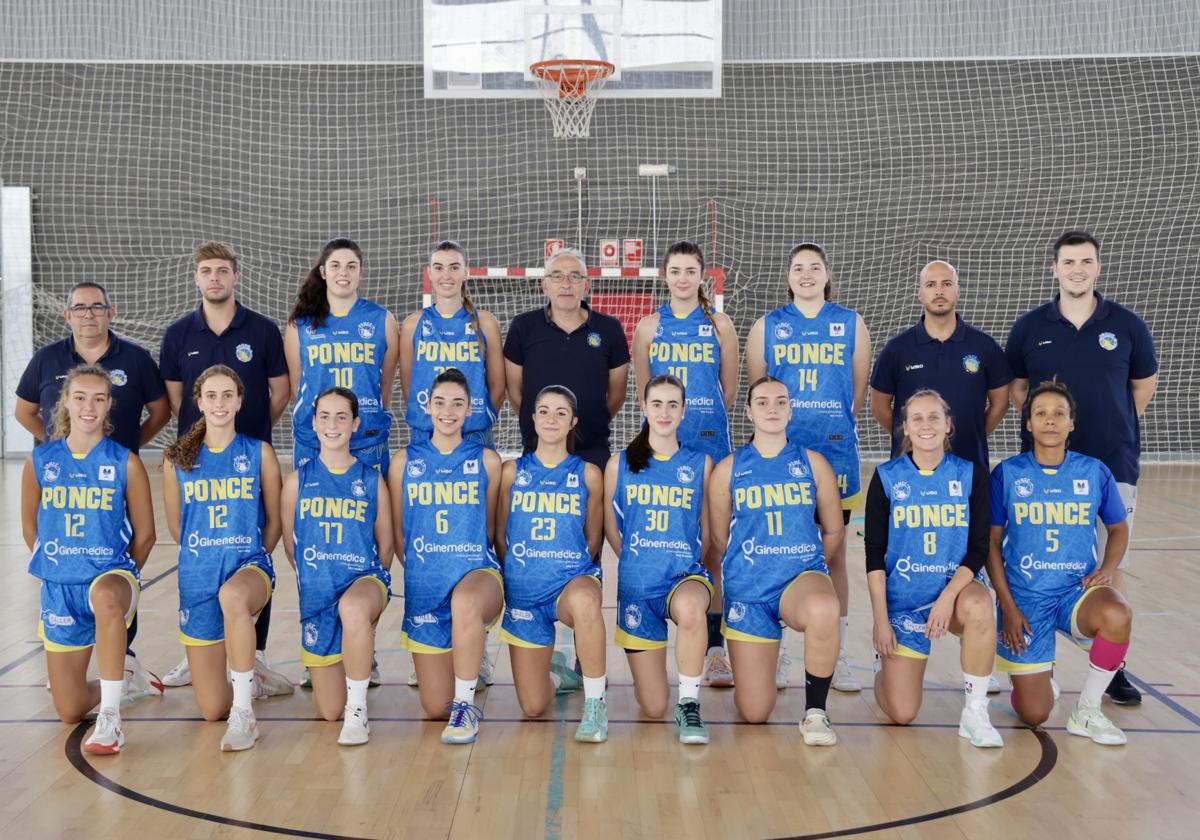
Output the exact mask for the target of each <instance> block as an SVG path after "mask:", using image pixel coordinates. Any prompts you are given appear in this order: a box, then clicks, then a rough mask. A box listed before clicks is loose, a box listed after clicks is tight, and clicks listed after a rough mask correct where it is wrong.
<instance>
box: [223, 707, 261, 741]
mask: <svg viewBox="0 0 1200 840" xmlns="http://www.w3.org/2000/svg"><path fill="white" fill-rule="evenodd" d="M257 740H258V721H257V720H255V718H254V712H252V711H250V710H249V709H243V708H241V707H240V706H233V707H232V708H230V710H229V726H228V727H227V728H226V729H225V737H224V738H222V739H221V752H240V751H242V750H248V749H250V748H251V747H253V746H254V742H255V741H257Z"/></svg>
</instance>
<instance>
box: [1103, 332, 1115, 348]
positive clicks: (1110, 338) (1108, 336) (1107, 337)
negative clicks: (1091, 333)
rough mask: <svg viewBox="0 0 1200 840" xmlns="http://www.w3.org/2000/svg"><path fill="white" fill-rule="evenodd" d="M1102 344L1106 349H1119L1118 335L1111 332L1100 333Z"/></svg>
mask: <svg viewBox="0 0 1200 840" xmlns="http://www.w3.org/2000/svg"><path fill="white" fill-rule="evenodd" d="M1100 346H1101V347H1103V348H1104V349H1105V350H1116V349H1117V337H1116V336H1115V335H1113V334H1112V333H1110V332H1102V333H1100Z"/></svg>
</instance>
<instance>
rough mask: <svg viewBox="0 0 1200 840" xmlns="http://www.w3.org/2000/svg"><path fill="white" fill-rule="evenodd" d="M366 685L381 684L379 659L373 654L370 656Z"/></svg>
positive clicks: (375, 686) (375, 685) (373, 686)
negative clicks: (369, 672)
mask: <svg viewBox="0 0 1200 840" xmlns="http://www.w3.org/2000/svg"><path fill="white" fill-rule="evenodd" d="M367 685H369V686H370V687H371V688H378V687H379V686H381V685H383V677H382V676H380V674H379V660H378V659H376V658H375V657H374V656H372V657H371V674H370V676H368V677H367Z"/></svg>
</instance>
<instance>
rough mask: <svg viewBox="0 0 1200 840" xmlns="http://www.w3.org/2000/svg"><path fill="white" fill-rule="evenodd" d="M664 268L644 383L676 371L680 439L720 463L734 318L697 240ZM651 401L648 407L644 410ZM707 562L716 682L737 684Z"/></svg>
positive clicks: (643, 334)
mask: <svg viewBox="0 0 1200 840" xmlns="http://www.w3.org/2000/svg"><path fill="white" fill-rule="evenodd" d="M663 274H664V276H665V277H666V281H667V288H668V289H669V290H670V293H671V296H670V298H669V300H668V301H667V302H666V303H664V304H663V305H662V307H661V308H660V309H659V310H658V311H657V312H652V313H651V314H649V315H647V316H646V317H644V318H642V320H641V321H640V322H639V323H638V325H637V330H635V331H634V334H633V367H634V373H635V374H636V376H637V381H638V383H639V384H641V383H643V382H649V381H650V380H651V379H652V378H653V377H655V376H663V375H665V374H670V375H671V376H674V377H675V378H677V379H678V380H679V381H680V382H682V383H683V386H684V387H685V388H687V392H688V397H687V411H686V412H684V415H683V421H682V422H681V423H680V426H679V437H680V439H682V440H686V441H688V445H689V446H691V447H692V448H693V449H697V450H699V451H701V452H704V453H705V454H707V455H708V456H709V457H710V458H712V460H713V463H714V464H715V463H717V462H719V461H720V460H721V459H722V458H724V457H725V456H726V455H728V454H729V451H730V446H731V444H730V439H729V408H730V406H732V405H733V401H734V399H735V398H736V397H737V373H738V371H737V367H738V353H739V350H738V337H737V331H736V330H734V328H733V322H732V321H731V320H729V316H728V315H725V314H724V313H721V312H713V308H712V303H711V302H710V301H709V299H708V294H707V293H706V292H705V290H704V254H703V252H701V250H700V249H699V248H698V247H697V246H696V245H695V243H692V242H676V243H675V244H674V245H672V246H671V247H670V248H668V249H667V255H666V257H664V258H663ZM644 409H645V406H643V410H644ZM704 565H705V567H706V568H707V569H708V570H709V573H710V574H712V576H713V583H714V592H713V601H712V606H713V607H715V608H716V609H715V610H711V611H710V612H709V613H708V616H707V619H708V661H707V662H706V664H705V669H704V673H705V679H706V681H707V682H708V683H709V684H710V685H714V686H729V685H733V671H732V670H731V669H730V667H729V659H728V658H727V657H726V655H725V640H724V639H723V638H721V609H720V606H721V592H720V588H721V558H720V557H717V556H713V555H711V554H710V555H709V556H707V557H705V558H704Z"/></svg>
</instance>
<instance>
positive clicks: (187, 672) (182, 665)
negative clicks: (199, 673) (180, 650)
mask: <svg viewBox="0 0 1200 840" xmlns="http://www.w3.org/2000/svg"><path fill="white" fill-rule="evenodd" d="M162 681H163V685H165V686H166V687H167V688H180V687H181V686H185V685H191V684H192V669H191V668H189V667H188V660H187V654H184V657H183V659H182V660H180V662H179V664H178V665H176V666H175V667H174V668H172V669H171V670H170V671H167V675H166V676H165V677H163V678H162Z"/></svg>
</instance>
